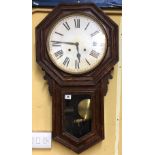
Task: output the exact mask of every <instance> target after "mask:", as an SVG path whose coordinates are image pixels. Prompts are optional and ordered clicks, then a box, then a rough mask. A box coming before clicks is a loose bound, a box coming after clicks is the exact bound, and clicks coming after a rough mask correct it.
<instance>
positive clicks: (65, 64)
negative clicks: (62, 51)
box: [63, 57, 70, 67]
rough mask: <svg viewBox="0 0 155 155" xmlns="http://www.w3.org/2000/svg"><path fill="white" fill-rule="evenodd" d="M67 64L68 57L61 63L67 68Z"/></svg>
mask: <svg viewBox="0 0 155 155" xmlns="http://www.w3.org/2000/svg"><path fill="white" fill-rule="evenodd" d="M69 62H70V59H69V58H68V57H66V58H65V60H64V62H63V65H64V66H66V67H68V64H69Z"/></svg>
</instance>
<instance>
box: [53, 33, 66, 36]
mask: <svg viewBox="0 0 155 155" xmlns="http://www.w3.org/2000/svg"><path fill="white" fill-rule="evenodd" d="M55 33H56V34H58V35H60V36H64V35H63V34H61V33H59V32H55Z"/></svg>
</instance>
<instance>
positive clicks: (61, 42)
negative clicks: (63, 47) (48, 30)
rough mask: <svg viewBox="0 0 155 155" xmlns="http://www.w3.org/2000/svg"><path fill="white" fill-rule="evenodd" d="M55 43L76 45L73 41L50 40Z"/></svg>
mask: <svg viewBox="0 0 155 155" xmlns="http://www.w3.org/2000/svg"><path fill="white" fill-rule="evenodd" d="M51 42H53V43H55V44H68V45H76V43H73V42H63V41H51Z"/></svg>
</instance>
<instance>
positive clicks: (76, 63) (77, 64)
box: [75, 60, 80, 69]
mask: <svg viewBox="0 0 155 155" xmlns="http://www.w3.org/2000/svg"><path fill="white" fill-rule="evenodd" d="M79 68H80V66H79V61H78V60H75V69H79Z"/></svg>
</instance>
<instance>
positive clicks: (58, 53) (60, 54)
mask: <svg viewBox="0 0 155 155" xmlns="http://www.w3.org/2000/svg"><path fill="white" fill-rule="evenodd" d="M54 55H55V56H56V57H57V59H59V58H61V57H62V56H63V51H62V50H60V51H57V52H55V53H54Z"/></svg>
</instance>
